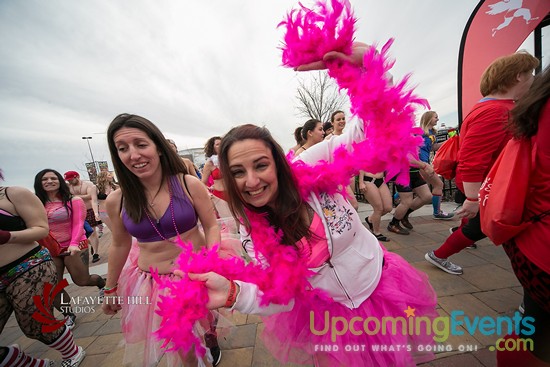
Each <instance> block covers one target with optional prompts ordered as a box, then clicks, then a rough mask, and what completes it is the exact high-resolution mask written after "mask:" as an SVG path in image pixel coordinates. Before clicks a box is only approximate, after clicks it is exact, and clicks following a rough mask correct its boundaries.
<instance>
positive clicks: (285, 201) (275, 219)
mask: <svg viewBox="0 0 550 367" xmlns="http://www.w3.org/2000/svg"><path fill="white" fill-rule="evenodd" d="M246 139H252V140H260V141H262V142H263V143H264V144H265V145H266V147H268V148H269V149H270V151H271V154H272V155H273V160H274V161H275V167H276V170H277V181H278V183H279V189H278V192H277V197H276V199H275V203H274V205H273V206H274V207H275V208H277V209H276V210H275V211H274V210H272V209H271V208H269V207H268V206H264V207H261V208H256V207H253V206H251V205H250V204H248V203H246V202H245V201H244V199H243V197H242V194H241V192H240V190H239V189H238V188H237V183H236V182H235V179H234V177H233V175H232V174H231V170H230V169H229V167H230V166H229V163H230V162H229V159H228V155H229V149H230V148H231V147H232V146H233V144H235V143H236V142H239V141H242V140H246ZM219 159H220V170H221V171H222V177H223V183H224V185H225V189H226V193H227V196H228V203H229V209H230V210H231V213H232V214H233V216H234V217H235V218H237V219H240V218H242V220H243V222H244V225H245V227H246V229H247V231H248V233H250V222H249V221H248V218H247V217H246V214H245V208H246V209H248V210H251V211H255V212H258V213H267V215H268V220H269V222H270V224H271V225H272V226H273V227H275V228H276V229H280V230H281V231H282V233H283V243H284V244H285V245H290V246H294V245H295V243H296V242H298V241H299V240H300V239H301V238H302V237H304V236H305V237H307V238H310V237H311V233H310V230H309V223H306V221H305V220H304V218H303V216H302V213H303V212H304V210H305V209H307V206H306V203H305V202H304V200H303V199H302V197H301V196H300V193H299V192H298V188H297V186H296V178H295V177H294V174H293V173H292V171H291V169H290V165H289V164H288V161H287V160H286V157H285V153H284V151H283V148H281V146H280V145H279V144H278V143H277V142H276V141H275V139H273V136H272V135H271V133H270V132H269V130H268V129H266V128H265V127H259V126H256V125H251V124H246V125H241V126H237V127H234V128H233V129H231V130H230V131H229V132H228V133H227V134H226V135H225V136H224V137H223V139H222V143H221V146H220V156H219Z"/></svg>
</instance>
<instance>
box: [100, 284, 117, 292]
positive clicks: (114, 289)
mask: <svg viewBox="0 0 550 367" xmlns="http://www.w3.org/2000/svg"><path fill="white" fill-rule="evenodd" d="M117 288H118V284H116V285H115V286H114V287H111V288H109V287H103V292H104V293H105V294H109V293H115V292H116V291H117Z"/></svg>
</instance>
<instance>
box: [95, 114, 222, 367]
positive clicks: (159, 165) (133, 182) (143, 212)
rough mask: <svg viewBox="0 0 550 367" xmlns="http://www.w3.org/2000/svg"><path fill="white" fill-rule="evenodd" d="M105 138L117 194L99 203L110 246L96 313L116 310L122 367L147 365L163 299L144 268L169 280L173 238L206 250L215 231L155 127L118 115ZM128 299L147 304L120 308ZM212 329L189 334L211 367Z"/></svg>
mask: <svg viewBox="0 0 550 367" xmlns="http://www.w3.org/2000/svg"><path fill="white" fill-rule="evenodd" d="M107 139H108V144H109V150H110V153H111V159H112V161H113V165H114V168H115V172H116V176H117V178H118V180H119V184H120V190H116V191H114V192H112V193H111V194H110V195H109V196H108V197H107V200H106V209H107V214H108V215H109V218H110V219H111V223H112V227H111V231H112V236H113V237H112V238H113V239H112V245H111V248H110V250H109V267H108V271H107V285H106V287H105V296H106V302H104V304H103V311H104V312H105V313H106V314H109V315H112V314H115V313H116V312H117V311H119V310H121V311H122V315H121V325H122V331H123V333H124V337H125V339H126V353H125V357H124V363H125V364H130V365H132V366H152V365H156V364H157V363H158V362H159V361H160V359H161V358H162V356H163V354H164V352H165V350H164V349H163V348H161V343H160V342H159V341H157V340H156V338H155V336H154V332H155V331H156V330H157V329H158V328H159V326H160V321H161V319H160V317H159V316H158V315H157V314H156V313H155V309H156V306H157V302H158V301H159V300H160V296H162V294H163V292H162V291H159V290H158V287H157V283H156V282H155V281H154V280H153V279H152V277H151V274H150V271H151V269H153V270H154V271H156V272H158V274H159V275H160V276H165V277H172V276H174V275H173V274H172V268H173V265H174V259H176V257H177V256H178V255H179V253H180V251H181V250H180V248H179V247H178V246H177V245H176V244H175V242H176V240H177V238H178V236H179V237H181V240H183V241H184V242H191V243H193V245H194V247H195V248H199V247H202V246H207V247H212V246H213V245H214V244H216V243H219V242H220V231H219V228H218V224H217V221H216V217H215V215H214V210H213V207H212V201H211V200H210V197H209V194H208V191H207V190H206V188H205V187H204V185H203V184H202V183H201V181H199V180H198V179H197V178H195V177H193V176H191V175H189V174H187V173H188V172H187V170H186V167H185V165H184V164H183V162H182V160H181V159H180V157H179V156H178V155H177V154H176V153H175V152H174V150H173V149H172V148H171V147H170V145H169V144H168V142H167V141H166V138H165V137H164V136H163V134H162V132H161V131H160V130H159V129H158V127H157V126H155V125H154V124H153V123H152V122H150V121H149V120H147V119H145V118H143V117H140V116H136V115H129V114H121V115H119V116H117V117H116V118H115V119H114V120H113V121H112V122H111V124H110V125H109V128H108V130H107ZM198 220H200V222H201V224H202V227H203V229H204V234H203V233H202V232H201V231H200V230H199V228H198V226H197V221H198ZM132 237H134V238H135V239H136V241H135V242H136V243H137V245H135V246H132ZM116 296H119V297H121V298H119V299H122V302H121V303H120V304H119V303H118V302H115V301H116V300H117V298H116ZM131 296H140V297H141V298H140V300H141V302H142V303H150V304H146V305H144V304H139V305H131V304H130V305H129V304H128V302H124V301H125V300H126V299H128V297H131ZM205 321H206V320H205ZM203 324H204V325H203ZM212 324H213V323H212V320H210V323H209V322H204V323H202V322H201V325H202V328H201V327H200V326H199V325H197V326H196V327H195V331H196V332H197V333H202V334H205V340H206V344H207V347H208V348H209V349H210V352H211V356H212V358H213V360H214V365H216V364H217V363H218V362H219V359H220V352H219V347H218V345H217V340H216V337H215V326H212ZM201 329H202V331H201ZM204 329H208V330H207V331H206V332H205V331H204ZM213 329H214V330H213ZM168 347H169V346H168ZM168 347H167V348H168ZM207 356H208V359H209V361H210V362H212V358H210V355H208V354H207ZM167 360H168V365H169V366H181V365H185V366H192V365H198V366H205V361H203V360H199V361H197V360H196V359H195V357H194V356H182V355H178V354H176V353H167Z"/></svg>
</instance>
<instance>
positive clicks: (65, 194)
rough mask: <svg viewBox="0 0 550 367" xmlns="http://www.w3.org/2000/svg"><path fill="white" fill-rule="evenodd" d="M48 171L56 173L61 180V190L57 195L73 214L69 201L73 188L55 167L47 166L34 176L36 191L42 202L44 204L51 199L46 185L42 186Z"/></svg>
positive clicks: (68, 211)
mask: <svg viewBox="0 0 550 367" xmlns="http://www.w3.org/2000/svg"><path fill="white" fill-rule="evenodd" d="M48 172H52V173H53V174H54V175H56V176H57V180H58V181H59V190H58V192H57V196H58V197H59V198H60V199H61V202H62V203H63V206H64V207H65V209H66V210H67V213H68V214H69V215H71V208H70V207H69V205H67V203H69V202H71V200H72V198H73V195H72V194H71V190H70V189H69V185H67V183H66V182H65V179H64V178H63V176H61V174H60V173H59V172H57V171H56V170H54V169H51V168H46V169H43V170H42V171H40V172H38V173H37V174H36V176H34V193H35V195H36V196H38V198H39V199H40V201H41V202H42V205H44V206H45V205H46V202H47V201H48V200H49V198H48V193H47V192H46V190H44V186H42V177H44V175H45V174H46V173H48Z"/></svg>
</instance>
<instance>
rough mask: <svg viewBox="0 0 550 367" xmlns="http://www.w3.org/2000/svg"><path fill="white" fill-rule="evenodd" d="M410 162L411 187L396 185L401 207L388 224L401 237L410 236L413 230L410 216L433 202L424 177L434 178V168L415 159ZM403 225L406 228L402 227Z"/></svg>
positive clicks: (391, 230)
mask: <svg viewBox="0 0 550 367" xmlns="http://www.w3.org/2000/svg"><path fill="white" fill-rule="evenodd" d="M410 162H411V166H410V169H409V177H410V181H409V185H408V186H403V185H399V184H397V183H396V184H395V187H396V190H397V192H398V193H399V205H397V207H396V208H395V211H394V213H393V218H392V220H391V221H390V223H389V224H388V231H390V232H393V233H397V234H401V235H409V234H410V232H409V230H412V229H413V225H412V224H411V222H410V221H409V214H411V213H412V212H413V211H415V210H416V209H418V208H420V207H422V206H424V205H426V204H427V203H429V202H430V201H431V200H432V194H431V192H430V188H429V187H428V184H427V183H426V181H424V178H423V177H432V176H434V175H435V172H434V170H433V167H432V166H430V165H429V164H427V163H424V162H420V161H417V160H414V159H411V160H410ZM421 172H422V174H421ZM401 224H402V225H403V227H405V228H403V227H401Z"/></svg>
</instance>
